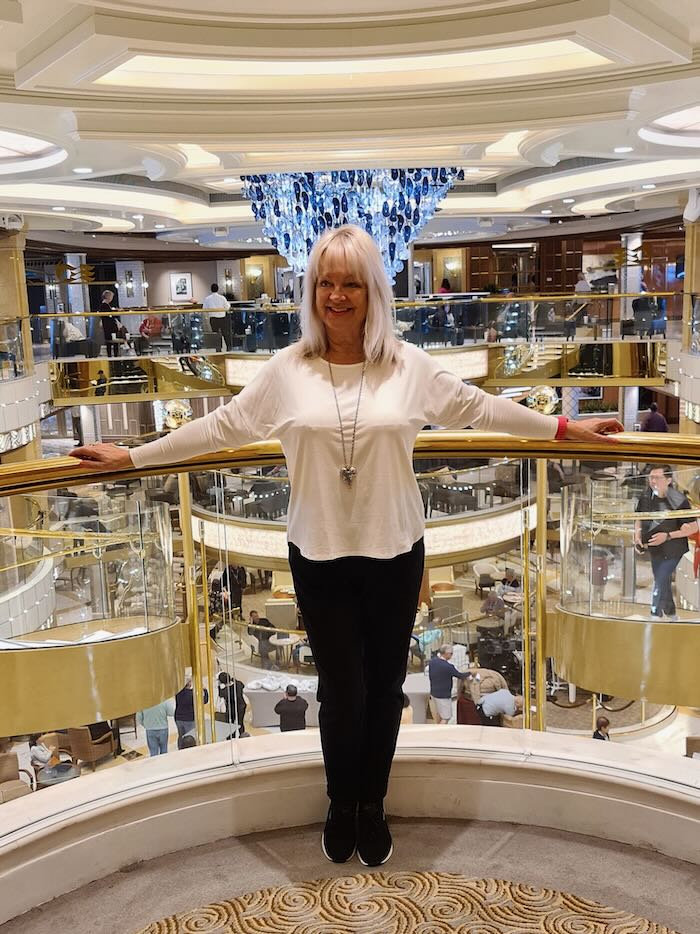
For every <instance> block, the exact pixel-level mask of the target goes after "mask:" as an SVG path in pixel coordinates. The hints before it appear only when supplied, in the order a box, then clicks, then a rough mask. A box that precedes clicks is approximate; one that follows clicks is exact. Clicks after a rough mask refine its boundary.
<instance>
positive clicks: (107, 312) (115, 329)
mask: <svg viewBox="0 0 700 934" xmlns="http://www.w3.org/2000/svg"><path fill="white" fill-rule="evenodd" d="M113 301H114V292H110V290H109V289H105V291H104V292H103V293H102V304H101V305H100V313H101V314H103V315H104V317H103V318H100V321H101V322H102V332H103V333H104V336H105V344H106V346H107V356H108V357H118V356H119V344H118V343H117V336H118V335H119V334H121V333H122V322H121V319H120V317H119V315H115V314H114V312H115V310H116V309H115V308H114V306H113V305H112V302H113Z"/></svg>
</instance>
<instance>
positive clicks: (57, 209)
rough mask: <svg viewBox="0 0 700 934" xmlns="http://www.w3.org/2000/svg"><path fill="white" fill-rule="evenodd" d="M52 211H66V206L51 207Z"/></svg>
mask: <svg viewBox="0 0 700 934" xmlns="http://www.w3.org/2000/svg"><path fill="white" fill-rule="evenodd" d="M51 210H52V211H65V208H62V207H61V206H60V205H57V206H56V207H53V208H51Z"/></svg>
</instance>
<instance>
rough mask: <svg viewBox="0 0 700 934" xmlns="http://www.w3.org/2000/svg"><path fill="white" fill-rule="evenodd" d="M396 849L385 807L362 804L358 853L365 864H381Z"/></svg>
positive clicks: (358, 832) (358, 828) (359, 820)
mask: <svg viewBox="0 0 700 934" xmlns="http://www.w3.org/2000/svg"><path fill="white" fill-rule="evenodd" d="M393 851H394V844H393V843H392V840H391V833H390V832H389V827H388V825H387V822H386V815H385V814H384V807H383V805H382V804H381V803H380V804H361V805H360V808H359V811H358V814H357V855H358V857H359V860H360V862H361V863H362V864H363V865H364V866H381V865H382V863H385V862H386V861H387V860H388V859H389V857H390V856H391V854H392V853H393Z"/></svg>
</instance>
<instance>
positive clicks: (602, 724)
mask: <svg viewBox="0 0 700 934" xmlns="http://www.w3.org/2000/svg"><path fill="white" fill-rule="evenodd" d="M609 730H610V721H609V720H608V718H607V717H598V719H597V720H596V722H595V732H594V734H593V739H602V740H603V741H604V742H608V743H609V742H610V733H609Z"/></svg>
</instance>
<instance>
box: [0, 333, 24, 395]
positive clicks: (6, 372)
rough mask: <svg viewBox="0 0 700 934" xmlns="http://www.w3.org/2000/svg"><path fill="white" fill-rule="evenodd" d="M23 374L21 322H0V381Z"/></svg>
mask: <svg viewBox="0 0 700 934" xmlns="http://www.w3.org/2000/svg"><path fill="white" fill-rule="evenodd" d="M25 375H26V369H25V363H24V345H23V342H22V327H21V322H20V321H19V319H18V320H16V321H3V322H0V381H1V380H7V379H17V377H19V376H25Z"/></svg>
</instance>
